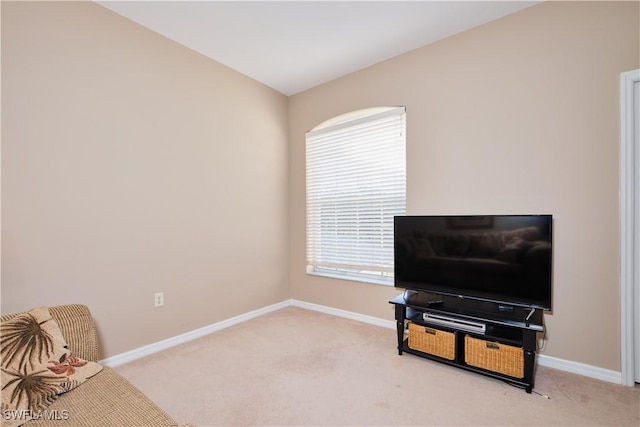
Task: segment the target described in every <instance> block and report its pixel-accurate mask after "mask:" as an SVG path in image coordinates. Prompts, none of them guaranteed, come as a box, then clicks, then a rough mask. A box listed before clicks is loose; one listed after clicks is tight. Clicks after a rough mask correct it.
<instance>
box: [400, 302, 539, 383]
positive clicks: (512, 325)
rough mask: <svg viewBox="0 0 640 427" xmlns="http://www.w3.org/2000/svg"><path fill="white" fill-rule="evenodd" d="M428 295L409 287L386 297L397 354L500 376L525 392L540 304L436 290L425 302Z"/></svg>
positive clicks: (530, 377)
mask: <svg viewBox="0 0 640 427" xmlns="http://www.w3.org/2000/svg"><path fill="white" fill-rule="evenodd" d="M434 299H435V297H434V296H432V295H428V294H423V293H417V292H412V293H405V294H402V295H399V296H398V297H396V298H394V299H392V300H391V301H389V302H390V303H391V304H393V305H394V306H395V319H396V324H397V334H398V354H399V355H402V354H403V353H409V354H413V355H416V356H420V357H424V358H427V359H431V360H435V361H438V362H441V363H445V364H448V365H452V366H456V367H459V368H461V369H465V370H468V371H472V372H476V373H480V374H483V375H487V376H490V377H493V378H498V379H502V380H504V381H507V382H509V383H511V384H513V385H516V386H519V387H522V388H524V389H525V390H526V392H527V393H531V391H532V390H533V385H534V367H535V353H536V333H537V332H541V331H543V325H542V310H540V309H537V310H535V311H533V312H532V311H531V310H530V309H527V308H523V307H499V306H498V305H497V304H493V303H485V302H481V301H471V300H463V299H459V298H455V297H442V296H438V303H437V304H430V301H432V300H434ZM425 315H426V316H435V320H434V319H432V318H427V319H425V318H424V317H423V316H425ZM474 328H482V329H483V330H480V329H478V330H475V329H474ZM407 335H408V336H407Z"/></svg>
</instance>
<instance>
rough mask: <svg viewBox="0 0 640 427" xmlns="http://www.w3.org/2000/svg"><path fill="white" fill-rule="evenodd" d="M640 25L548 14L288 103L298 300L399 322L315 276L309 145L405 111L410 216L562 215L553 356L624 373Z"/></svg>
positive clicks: (603, 9)
mask: <svg viewBox="0 0 640 427" xmlns="http://www.w3.org/2000/svg"><path fill="white" fill-rule="evenodd" d="M638 16H639V8H638V3H637V2H626V3H610V2H585V3H574V2H566V3H565V2H562V3H557V2H552V3H545V4H541V5H538V6H535V7H533V8H530V9H527V10H524V11H522V12H520V13H517V14H514V15H511V16H508V17H506V18H503V19H500V20H498V21H494V22H492V23H488V24H486V25H483V26H481V27H478V28H476V29H472V30H469V31H466V32H464V33H460V34H458V35H456V36H453V37H450V38H448V39H445V40H442V41H440V42H438V43H435V44H432V45H429V46H426V47H423V48H421V49H418V50H415V51H412V52H410V53H408V54H405V55H402V56H399V57H396V58H394V59H391V60H388V61H386V62H383V63H380V64H378V65H375V66H373V67H370V68H367V69H365V70H362V71H359V72H356V73H354V74H351V75H349V76H346V77H344V78H341V79H338V80H336V81H333V82H330V83H327V84H325V85H322V86H319V87H317V88H314V89H311V90H309V91H306V92H303V93H301V94H298V95H295V96H293V97H291V100H290V113H289V114H290V160H289V162H290V163H289V164H290V214H291V235H290V238H291V264H290V268H291V273H290V277H291V286H292V291H293V297H294V298H297V299H300V300H304V301H309V302H313V303H317V304H323V305H327V306H332V307H338V308H341V309H345V310H350V311H355V312H359V313H364V314H367V315H372V316H377V317H382V318H387V319H392V318H393V311H392V308H391V306H390V305H389V304H388V303H387V301H388V299H389V298H391V297H393V296H395V295H396V294H398V293H399V292H398V291H396V290H394V289H393V288H389V287H384V286H379V285H369V284H363V283H359V282H349V281H341V280H334V279H327V278H319V277H314V276H307V275H305V187H304V182H305V176H304V133H305V131H307V130H309V129H311V128H313V127H314V126H315V125H317V124H318V123H320V122H322V121H324V120H326V119H328V118H330V117H333V116H336V115H338V114H341V113H344V112H347V111H352V110H355V109H360V108H365V107H371V106H379V105H405V106H406V107H407V210H408V213H409V214H476V213H550V214H553V216H554V277H553V279H554V293H553V299H554V301H553V312H551V313H548V314H547V315H546V316H545V321H546V324H547V328H548V332H547V344H546V349H545V350H544V352H543V354H545V355H548V356H553V357H557V358H561V359H566V360H571V361H576V362H582V363H586V364H589V365H593V366H598V367H602V368H605V369H611V370H616V371H619V370H620V361H619V359H620V341H619V329H620V328H619V324H620V311H619V306H620V300H619V299H620V293H619V288H620V281H619V275H618V269H619V248H618V245H619V221H618V218H619V209H618V187H619V180H618V173H619V167H618V162H619V158H618V155H619V126H620V124H619V114H618V102H619V74H620V73H621V72H624V71H628V70H631V69H635V68H638V67H639V66H640V64H639V54H638V52H639V51H640V47H639V42H638V40H639V37H638V36H639V34H640V30H639V23H638Z"/></svg>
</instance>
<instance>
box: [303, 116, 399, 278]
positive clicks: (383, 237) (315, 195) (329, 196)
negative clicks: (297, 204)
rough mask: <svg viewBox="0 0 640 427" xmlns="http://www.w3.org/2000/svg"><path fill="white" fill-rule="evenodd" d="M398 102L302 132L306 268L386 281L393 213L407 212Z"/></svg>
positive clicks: (390, 261)
mask: <svg viewBox="0 0 640 427" xmlns="http://www.w3.org/2000/svg"><path fill="white" fill-rule="evenodd" d="M405 116H406V114H405V108H404V107H377V108H369V109H365V110H359V111H354V112H351V113H347V114H343V115H341V116H338V117H335V118H333V119H330V120H327V121H325V122H323V123H321V124H320V125H318V126H316V127H315V128H314V129H312V130H311V131H309V132H307V134H306V165H307V273H309V274H316V275H322V276H330V277H338V278H344V279H355V280H362V281H367V282H373V283H385V284H391V283H393V217H394V216H395V215H405V214H406V154H405V152H406V151H405V134H406V132H405V128H406V124H405Z"/></svg>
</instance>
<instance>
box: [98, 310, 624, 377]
mask: <svg viewBox="0 0 640 427" xmlns="http://www.w3.org/2000/svg"><path fill="white" fill-rule="evenodd" d="M291 306H293V307H299V308H303V309H306V310H312V311H318V312H321V313H325V314H329V315H332V316H338V317H344V318H346V319H351V320H356V321H359V322H363V323H368V324H370V325H375V326H380V327H383V328H387V329H396V322H395V320H386V319H381V318H379V317H373V316H368V315H366V314H360V313H355V312H352V311H347V310H341V309H339V308H333V307H327V306H325V305H319V304H313V303H310V302H305V301H299V300H295V299H290V300H286V301H282V302H279V303H277V304H273V305H270V306H267V307H264V308H261V309H258V310H254V311H251V312H249V313H245V314H241V315H239V316H235V317H232V318H230V319H227V320H223V321H221V322H218V323H214V324H212V325H209V326H205V327H203V328H200V329H196V330H193V331H191V332H187V333H184V334H181V335H178V336H175V337H172V338H168V339H166V340H162V341H158V342H156V343H153V344H149V345H146V346H144V347H139V348H137V349H134V350H131V351H127V352H126V353H121V354H118V355H116V356H112V357H108V358H106V359H103V360H101V361H100V363H101V364H103V365H106V366H111V367H114V366H118V365H122V364H125V363H128V362H132V361H134V360H136V359H140V358H141V357H145V356H148V355H150V354H153V353H157V352H159V351H162V350H166V349H168V348H171V347H174V346H176V345H179V344H183V343H185V342H187V341H191V340H194V339H197V338H201V337H203V336H205V335H208V334H211V333H213V332H217V331H219V330H221V329H225V328H228V327H230V326H233V325H237V324H239V323H242V322H246V321H247V320H251V319H255V318H256V317H259V316H262V315H265V314H267V313H271V312H273V311H276V310H280V309H282V308H285V307H291ZM536 360H537V362H538V364H539V365H540V366H545V367H548V368H554V369H558V370H561V371H565V372H571V373H574V374H578V375H582V376H585V377H589V378H595V379H597V380H602V381H607V382H610V383H615V384H622V374H621V373H620V372H618V371H612V370H609V369H604V368H599V367H597V366H591V365H587V364H584V363H580V362H572V361H570V360H564V359H558V358H556V357H551V356H546V355H542V354H539V355H537V357H536Z"/></svg>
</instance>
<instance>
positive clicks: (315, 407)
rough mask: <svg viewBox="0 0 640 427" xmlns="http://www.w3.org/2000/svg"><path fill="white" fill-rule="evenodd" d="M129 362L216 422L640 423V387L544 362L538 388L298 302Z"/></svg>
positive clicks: (193, 417)
mask: <svg viewBox="0 0 640 427" xmlns="http://www.w3.org/2000/svg"><path fill="white" fill-rule="evenodd" d="M117 370H118V371H119V372H120V373H121V374H123V375H124V376H125V377H127V378H128V379H129V380H131V382H133V383H134V384H135V385H136V386H137V387H138V388H140V389H141V390H142V391H143V392H145V393H146V394H147V395H148V396H149V397H150V398H151V399H153V400H154V401H155V402H156V403H158V404H159V405H160V406H161V407H162V408H164V409H165V410H166V411H167V412H168V413H169V414H170V415H171V416H172V417H173V418H175V419H177V420H182V421H184V422H191V423H194V424H196V425H198V426H214V425H304V426H309V425H317V426H333V425H354V426H356V425H357V426H365V425H366V426H375V425H388V426H392V425H443V426H444V425H456V426H458V425H484V426H498V425H501V426H517V425H534V426H538V425H540V426H541V425H569V426H587V425H599V426H627V425H628V426H639V425H640V388H638V387H637V386H636V387H635V388H632V387H624V386H619V385H615V384H610V383H606V382H602V381H598V380H593V379H590V378H586V377H582V376H579V375H574V374H569V373H565V372H561V371H557V370H553V369H549V368H544V367H540V368H538V370H537V373H536V387H535V389H534V391H537V392H539V393H542V394H545V395H548V396H550V399H545V398H543V397H541V396H539V395H536V394H527V393H525V392H524V391H523V390H521V389H518V388H515V387H513V386H510V385H508V384H506V383H504V382H502V381H499V380H495V379H492V378H488V377H485V376H482V375H478V374H475V373H471V372H466V371H463V370H460V369H456V368H453V367H449V366H445V365H442V364H439V363H437V362H433V361H429V360H426V359H422V358H420V357H416V356H412V355H409V354H405V355H403V356H398V353H397V350H396V335H395V331H393V330H390V329H385V328H381V327H376V326H372V325H368V324H364V323H360V322H356V321H352V320H347V319H343V318H339V317H334V316H330V315H325V314H321V313H316V312H313V311H308V310H303V309H299V308H286V309H283V310H279V311H276V312H274V313H270V314H268V315H265V316H262V317H260V318H257V319H254V320H251V321H249V322H245V323H243V324H240V325H236V326H234V327H231V328H228V329H225V330H223V331H219V332H216V333H214V334H211V335H208V336H206V337H203V338H201V339H198V340H194V341H191V342H189V343H186V344H184V345H182V346H179V347H174V348H172V349H169V350H167V351H164V352H162V353H158V354H155V355H152V356H149V357H146V358H144V359H139V360H137V361H134V362H131V363H129V364H127V365H123V366H120V367H118V368H117Z"/></svg>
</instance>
